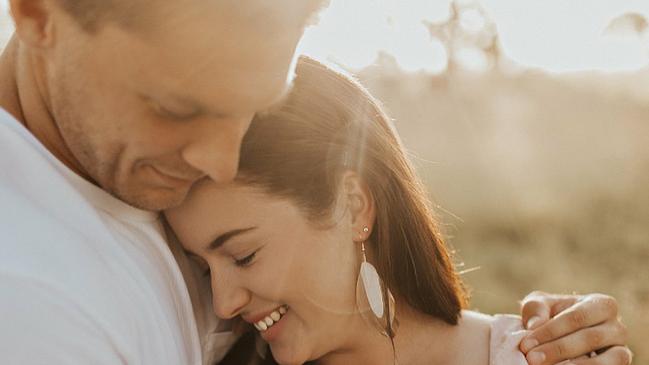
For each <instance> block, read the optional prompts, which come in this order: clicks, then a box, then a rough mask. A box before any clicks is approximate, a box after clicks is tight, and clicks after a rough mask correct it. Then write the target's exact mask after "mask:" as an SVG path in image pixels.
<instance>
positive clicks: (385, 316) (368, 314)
mask: <svg viewBox="0 0 649 365" xmlns="http://www.w3.org/2000/svg"><path fill="white" fill-rule="evenodd" d="M363 232H365V233H368V232H369V228H367V227H365V228H363ZM361 258H362V261H361V268H360V272H359V274H358V279H357V281H356V303H357V306H358V309H359V311H360V313H361V316H362V317H363V319H365V320H366V321H367V322H368V323H370V324H371V325H372V326H373V327H375V328H376V329H377V330H378V331H379V332H380V333H381V334H383V335H384V336H387V337H390V338H392V337H394V332H395V330H396V328H395V321H394V314H395V301H394V297H393V296H392V293H391V292H390V290H389V289H388V288H387V287H386V286H385V284H384V283H383V280H381V277H380V276H379V273H378V272H377V271H376V268H375V267H374V265H372V264H371V263H369V262H368V261H367V255H366V253H365V242H364V241H363V242H361Z"/></svg>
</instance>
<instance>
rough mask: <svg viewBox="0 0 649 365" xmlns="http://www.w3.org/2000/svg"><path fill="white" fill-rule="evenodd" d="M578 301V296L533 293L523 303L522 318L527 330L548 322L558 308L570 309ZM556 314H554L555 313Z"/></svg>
mask: <svg viewBox="0 0 649 365" xmlns="http://www.w3.org/2000/svg"><path fill="white" fill-rule="evenodd" d="M576 301H577V297H576V296H574V295H573V296H567V295H555V294H547V293H544V292H540V291H536V292H532V293H530V294H529V295H527V296H526V297H525V299H523V302H522V303H521V305H522V308H521V316H522V318H521V319H522V321H523V324H524V325H525V328H527V329H536V328H538V327H539V326H541V325H542V324H543V323H545V322H547V321H548V320H549V319H550V318H551V317H552V316H554V314H555V313H556V309H557V308H558V307H565V308H567V307H570V306H571V305H573V304H574V303H575V302H576ZM553 312H554V313H553Z"/></svg>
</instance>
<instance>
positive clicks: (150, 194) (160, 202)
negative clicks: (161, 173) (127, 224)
mask: <svg viewBox="0 0 649 365" xmlns="http://www.w3.org/2000/svg"><path fill="white" fill-rule="evenodd" d="M187 192H188V190H186V189H182V190H178V189H173V190H172V189H167V188H149V189H142V190H139V191H128V192H123V191H119V190H118V191H117V192H115V193H113V195H114V196H115V197H116V198H118V199H120V200H121V201H123V202H125V203H127V204H129V205H132V206H134V207H136V208H138V209H142V210H148V211H151V212H160V211H163V210H165V209H169V208H173V207H176V206H178V205H180V204H181V203H182V202H183V200H185V197H186V196H187Z"/></svg>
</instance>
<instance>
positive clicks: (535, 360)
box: [527, 351, 545, 365]
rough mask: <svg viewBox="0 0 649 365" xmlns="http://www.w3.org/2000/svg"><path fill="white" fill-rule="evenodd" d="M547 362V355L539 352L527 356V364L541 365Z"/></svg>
mask: <svg viewBox="0 0 649 365" xmlns="http://www.w3.org/2000/svg"><path fill="white" fill-rule="evenodd" d="M543 361H545V354H544V353H542V352H539V351H532V352H530V353H529V354H527V362H529V363H530V365H541V363H543Z"/></svg>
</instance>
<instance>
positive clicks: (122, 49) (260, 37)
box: [45, 0, 302, 210]
mask: <svg viewBox="0 0 649 365" xmlns="http://www.w3.org/2000/svg"><path fill="white" fill-rule="evenodd" d="M214 3H217V4H214ZM222 3H223V2H219V1H195V0H185V1H183V0H180V1H160V2H155V4H156V5H151V6H152V7H155V9H151V11H150V12H149V13H147V15H146V16H147V20H140V21H143V22H146V23H145V24H140V25H141V26H139V27H136V28H134V29H130V28H125V27H122V26H119V25H117V24H112V23H107V24H106V25H104V26H103V27H100V28H99V30H98V31H97V32H96V33H92V34H90V33H86V32H84V31H82V30H81V29H80V27H79V26H78V25H77V24H76V22H75V21H74V20H72V18H69V17H67V14H64V13H60V14H59V17H60V18H61V19H62V20H61V21H58V22H57V23H56V26H57V28H56V46H55V47H53V51H52V52H51V54H49V55H48V57H47V60H46V61H45V62H46V66H45V67H46V70H47V71H46V74H47V79H46V83H47V86H46V88H47V93H49V97H50V98H49V100H50V102H51V105H50V110H51V112H52V114H53V117H54V119H55V120H56V123H57V126H58V128H59V131H60V133H61V135H62V137H63V139H64V140H65V142H66V144H67V146H68V148H69V149H70V151H71V152H72V153H73V155H74V156H75V158H76V159H77V160H78V161H79V163H80V164H81V166H82V167H83V168H84V169H85V171H86V172H87V173H88V175H90V177H91V178H92V179H94V180H95V181H96V183H97V184H98V185H100V186H101V187H102V188H104V189H105V190H107V191H108V192H110V193H111V194H113V195H115V196H117V197H118V198H120V199H122V200H124V201H126V202H128V203H130V204H132V205H134V206H136V207H140V208H143V209H147V210H162V209H166V208H169V207H172V206H175V205H177V204H179V203H181V202H182V201H183V199H184V198H185V196H186V194H187V192H188V191H189V189H190V187H191V186H192V184H193V183H194V182H195V181H197V180H198V179H199V178H201V177H203V176H205V175H207V176H209V177H210V178H211V179H213V180H214V181H216V182H227V181H230V180H232V178H233V177H234V176H235V174H236V170H237V166H238V158H239V147H240V142H241V139H242V137H243V135H244V133H245V132H246V129H247V128H248V125H249V123H250V120H251V118H252V117H253V115H254V113H255V112H258V111H261V110H264V109H266V108H268V107H270V106H271V105H273V104H274V103H276V102H278V101H279V99H280V98H281V97H282V96H283V95H284V94H285V93H286V92H287V91H288V87H289V83H290V74H291V72H292V67H291V63H292V61H293V59H294V52H295V46H296V44H297V41H298V40H299V38H300V36H301V33H302V27H301V20H295V19H291V16H287V15H283V14H279V13H278V14H276V15H275V14H268V13H267V12H260V13H259V14H258V15H254V14H251V13H247V14H246V13H245V12H242V10H241V8H240V7H239V6H238V5H236V4H234V5H223V4H222ZM219 4H220V5H219ZM228 8H232V9H228ZM66 17H67V18H66ZM293 18H294V17H293Z"/></svg>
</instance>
